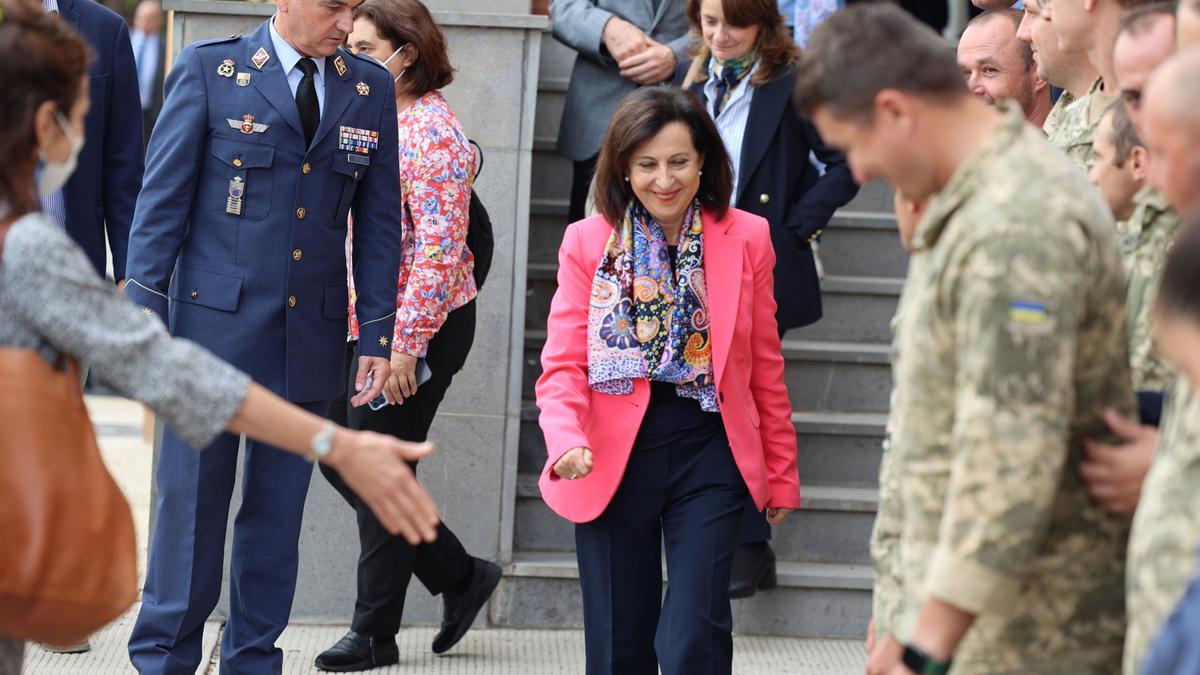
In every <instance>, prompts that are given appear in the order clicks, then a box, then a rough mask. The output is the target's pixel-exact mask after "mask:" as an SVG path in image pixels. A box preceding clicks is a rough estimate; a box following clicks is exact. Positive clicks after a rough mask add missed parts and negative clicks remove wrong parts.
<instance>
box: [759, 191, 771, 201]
mask: <svg viewBox="0 0 1200 675" xmlns="http://www.w3.org/2000/svg"><path fill="white" fill-rule="evenodd" d="M769 201H771V195H769V194H767V193H765V192H764V193H762V194H761V195H759V196H758V203H759V204H766V203H767V202H769Z"/></svg>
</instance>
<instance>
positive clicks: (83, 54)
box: [0, 0, 91, 216]
mask: <svg viewBox="0 0 1200 675" xmlns="http://www.w3.org/2000/svg"><path fill="white" fill-rule="evenodd" d="M90 59H91V50H90V49H89V48H88V46H87V43H85V42H84V41H83V38H81V37H80V36H79V34H78V33H76V32H75V31H73V30H71V27H70V26H68V25H67V23H66V21H63V19H62V18H61V17H59V16H58V15H57V14H48V13H47V12H46V11H45V10H44V9H42V5H41V3H37V2H33V0H0V82H3V83H4V86H0V157H3V158H4V161H3V162H0V202H7V203H8V207H9V209H10V210H9V215H10V216H11V215H22V214H25V213H29V212H31V211H36V210H37V209H38V200H37V194H36V186H35V185H34V182H33V174H34V167H35V162H36V160H35V159H34V149H35V148H36V147H37V136H36V134H35V133H34V117H35V114H36V113H37V109H38V108H39V107H40V106H41V105H42V104H43V103H45V102H46V101H52V102H53V103H54V104H55V105H56V106H57V107H58V109H59V110H60V111H61V112H62V114H63V115H64V116H66V117H70V114H71V108H73V107H74V106H75V103H76V101H77V100H78V99H79V97H80V89H81V84H82V82H83V77H84V75H85V74H86V73H87V68H88V61H89V60H90Z"/></svg>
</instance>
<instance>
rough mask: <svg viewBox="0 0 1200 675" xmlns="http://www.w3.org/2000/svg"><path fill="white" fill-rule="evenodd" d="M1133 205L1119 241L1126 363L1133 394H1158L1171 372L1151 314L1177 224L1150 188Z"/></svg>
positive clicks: (1160, 195)
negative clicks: (1124, 284)
mask: <svg viewBox="0 0 1200 675" xmlns="http://www.w3.org/2000/svg"><path fill="white" fill-rule="evenodd" d="M1133 203H1134V211H1133V216H1132V217H1131V218H1130V219H1129V220H1127V221H1125V232H1124V238H1123V240H1122V242H1121V247H1122V252H1123V255H1124V257H1125V259H1126V260H1127V261H1128V264H1127V267H1126V272H1127V274H1128V276H1129V286H1128V289H1129V290H1128V292H1127V293H1126V294H1125V326H1126V329H1127V330H1128V332H1129V364H1130V366H1131V368H1132V371H1133V388H1134V390H1136V391H1159V392H1161V391H1163V390H1165V389H1166V388H1167V385H1168V384H1170V382H1171V378H1172V372H1171V367H1170V366H1169V365H1168V364H1167V363H1166V361H1165V360H1163V358H1162V356H1161V355H1160V354H1159V353H1158V351H1157V350H1156V349H1155V348H1154V334H1153V317H1152V314H1153V308H1154V297H1155V296H1156V295H1158V284H1159V281H1160V280H1161V279H1162V268H1163V263H1164V261H1165V260H1166V258H1167V249H1168V248H1169V247H1170V246H1171V242H1172V241H1173V240H1174V238H1175V233H1176V232H1177V231H1178V230H1179V222H1180V221H1179V215H1178V214H1176V213H1175V210H1174V209H1172V208H1171V205H1170V204H1168V203H1167V200H1166V198H1165V197H1163V195H1162V193H1161V192H1159V191H1157V190H1155V189H1154V188H1152V187H1150V186H1146V187H1143V188H1142V189H1141V190H1139V191H1138V193H1137V194H1136V195H1134V197H1133ZM1197 485H1200V483H1198V484H1197Z"/></svg>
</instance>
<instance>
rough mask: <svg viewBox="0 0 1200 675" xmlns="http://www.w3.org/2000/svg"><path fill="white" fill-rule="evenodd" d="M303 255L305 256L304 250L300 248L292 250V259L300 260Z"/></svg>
mask: <svg viewBox="0 0 1200 675" xmlns="http://www.w3.org/2000/svg"><path fill="white" fill-rule="evenodd" d="M303 257H304V251H301V250H300V249H296V250H295V251H292V260H295V261H297V262H299V260H300V259H301V258H303Z"/></svg>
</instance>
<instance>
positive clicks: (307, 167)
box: [300, 162, 312, 176]
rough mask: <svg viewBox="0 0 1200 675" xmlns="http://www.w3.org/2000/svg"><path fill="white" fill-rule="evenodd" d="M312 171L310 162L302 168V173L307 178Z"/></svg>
mask: <svg viewBox="0 0 1200 675" xmlns="http://www.w3.org/2000/svg"><path fill="white" fill-rule="evenodd" d="M310 171H312V164H309V163H308V162H305V163H304V166H302V167H300V173H302V174H304V175H305V176H307V175H308V172H310Z"/></svg>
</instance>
